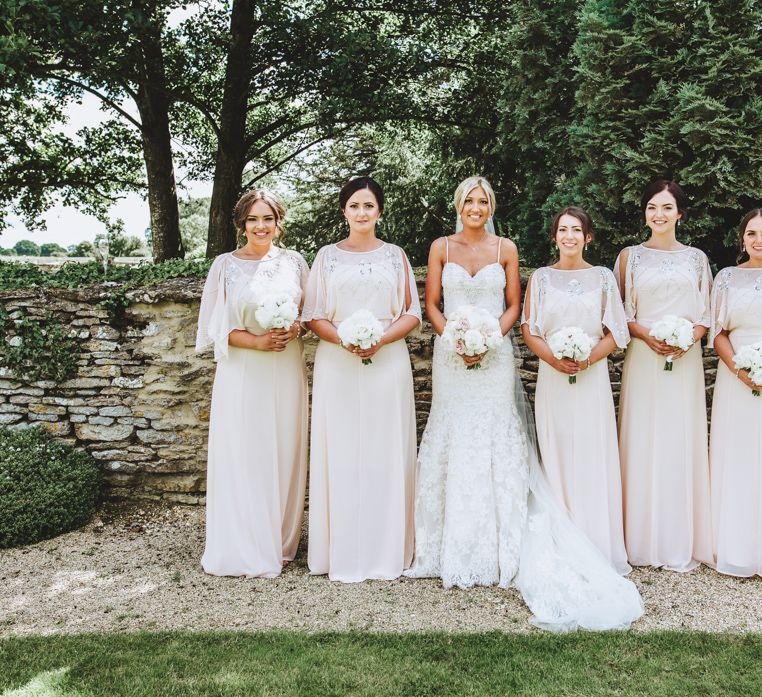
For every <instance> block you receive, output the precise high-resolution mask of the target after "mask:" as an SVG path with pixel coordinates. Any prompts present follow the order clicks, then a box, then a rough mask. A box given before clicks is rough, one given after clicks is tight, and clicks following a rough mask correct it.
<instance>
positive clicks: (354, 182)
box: [339, 177, 384, 213]
mask: <svg viewBox="0 0 762 697" xmlns="http://www.w3.org/2000/svg"><path fill="white" fill-rule="evenodd" d="M361 189H369V190H370V193H372V194H373V195H374V196H375V197H376V203H378V210H379V211H380V212H381V213H383V212H384V190H383V189H382V188H381V185H380V184H379V183H378V182H377V181H376V180H375V179H371V178H370V177H355V178H354V179H350V180H349V181H348V182H347V183H346V184H344V186H342V187H341V191H339V207H340V208H341V210H342V211H343V210H344V209H345V208H346V206H347V201H349V199H350V198H352V196H353V195H354V194H355V193H356V192H358V191H360V190H361Z"/></svg>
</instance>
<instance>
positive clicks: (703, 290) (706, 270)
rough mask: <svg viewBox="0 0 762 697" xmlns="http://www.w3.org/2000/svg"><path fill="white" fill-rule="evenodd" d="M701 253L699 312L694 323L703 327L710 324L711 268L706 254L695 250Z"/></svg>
mask: <svg viewBox="0 0 762 697" xmlns="http://www.w3.org/2000/svg"><path fill="white" fill-rule="evenodd" d="M696 251H697V253H698V254H700V255H701V262H702V263H701V270H700V275H699V293H700V294H701V312H700V313H699V314H700V318H699V320H698V321H697V322H696V324H700V325H702V326H704V327H711V325H712V303H711V293H712V269H711V268H710V267H709V259H707V256H706V254H704V253H703V252H701V251H698V250H696Z"/></svg>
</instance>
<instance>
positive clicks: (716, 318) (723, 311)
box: [707, 268, 733, 347]
mask: <svg viewBox="0 0 762 697" xmlns="http://www.w3.org/2000/svg"><path fill="white" fill-rule="evenodd" d="M732 273H733V272H732V270H731V269H729V268H728V269H723V270H722V271H720V273H718V274H717V278H716V279H715V284H714V287H713V288H712V301H711V315H712V322H711V325H710V327H709V334H708V335H707V343H708V345H709V346H710V347H714V340H715V338H717V335H718V334H719V333H720V332H721V331H722V330H723V329H727V321H728V289H729V288H730V277H731V275H732Z"/></svg>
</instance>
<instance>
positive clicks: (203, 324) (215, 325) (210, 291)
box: [196, 254, 233, 360]
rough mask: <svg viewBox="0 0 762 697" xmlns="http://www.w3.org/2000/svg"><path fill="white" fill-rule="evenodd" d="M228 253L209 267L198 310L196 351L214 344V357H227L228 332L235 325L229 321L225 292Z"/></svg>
mask: <svg viewBox="0 0 762 697" xmlns="http://www.w3.org/2000/svg"><path fill="white" fill-rule="evenodd" d="M226 268H227V255H225V254H222V255H220V256H218V257H217V258H216V259H215V260H214V262H213V263H212V267H211V268H210V269H209V274H208V275H207V277H206V282H205V283H204V291H203V293H202V294H201V307H200V308H199V312H198V332H197V333H196V351H204V350H205V349H207V348H208V347H209V346H211V345H214V358H215V360H220V358H224V357H227V355H228V334H229V333H230V331H231V329H232V328H233V327H231V326H230V322H229V310H228V303H227V296H226V292H225V270H226Z"/></svg>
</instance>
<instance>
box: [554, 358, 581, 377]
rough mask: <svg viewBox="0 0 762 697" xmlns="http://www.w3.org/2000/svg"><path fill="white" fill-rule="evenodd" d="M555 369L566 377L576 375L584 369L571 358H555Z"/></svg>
mask: <svg viewBox="0 0 762 697" xmlns="http://www.w3.org/2000/svg"><path fill="white" fill-rule="evenodd" d="M553 367H554V368H555V369H556V370H557V371H558V372H559V373H564V375H576V374H577V373H579V372H580V371H581V370H582V369H583V367H582V366H581V365H580V364H579V363H577V361H574V360H572V359H571V358H554V359H553Z"/></svg>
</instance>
